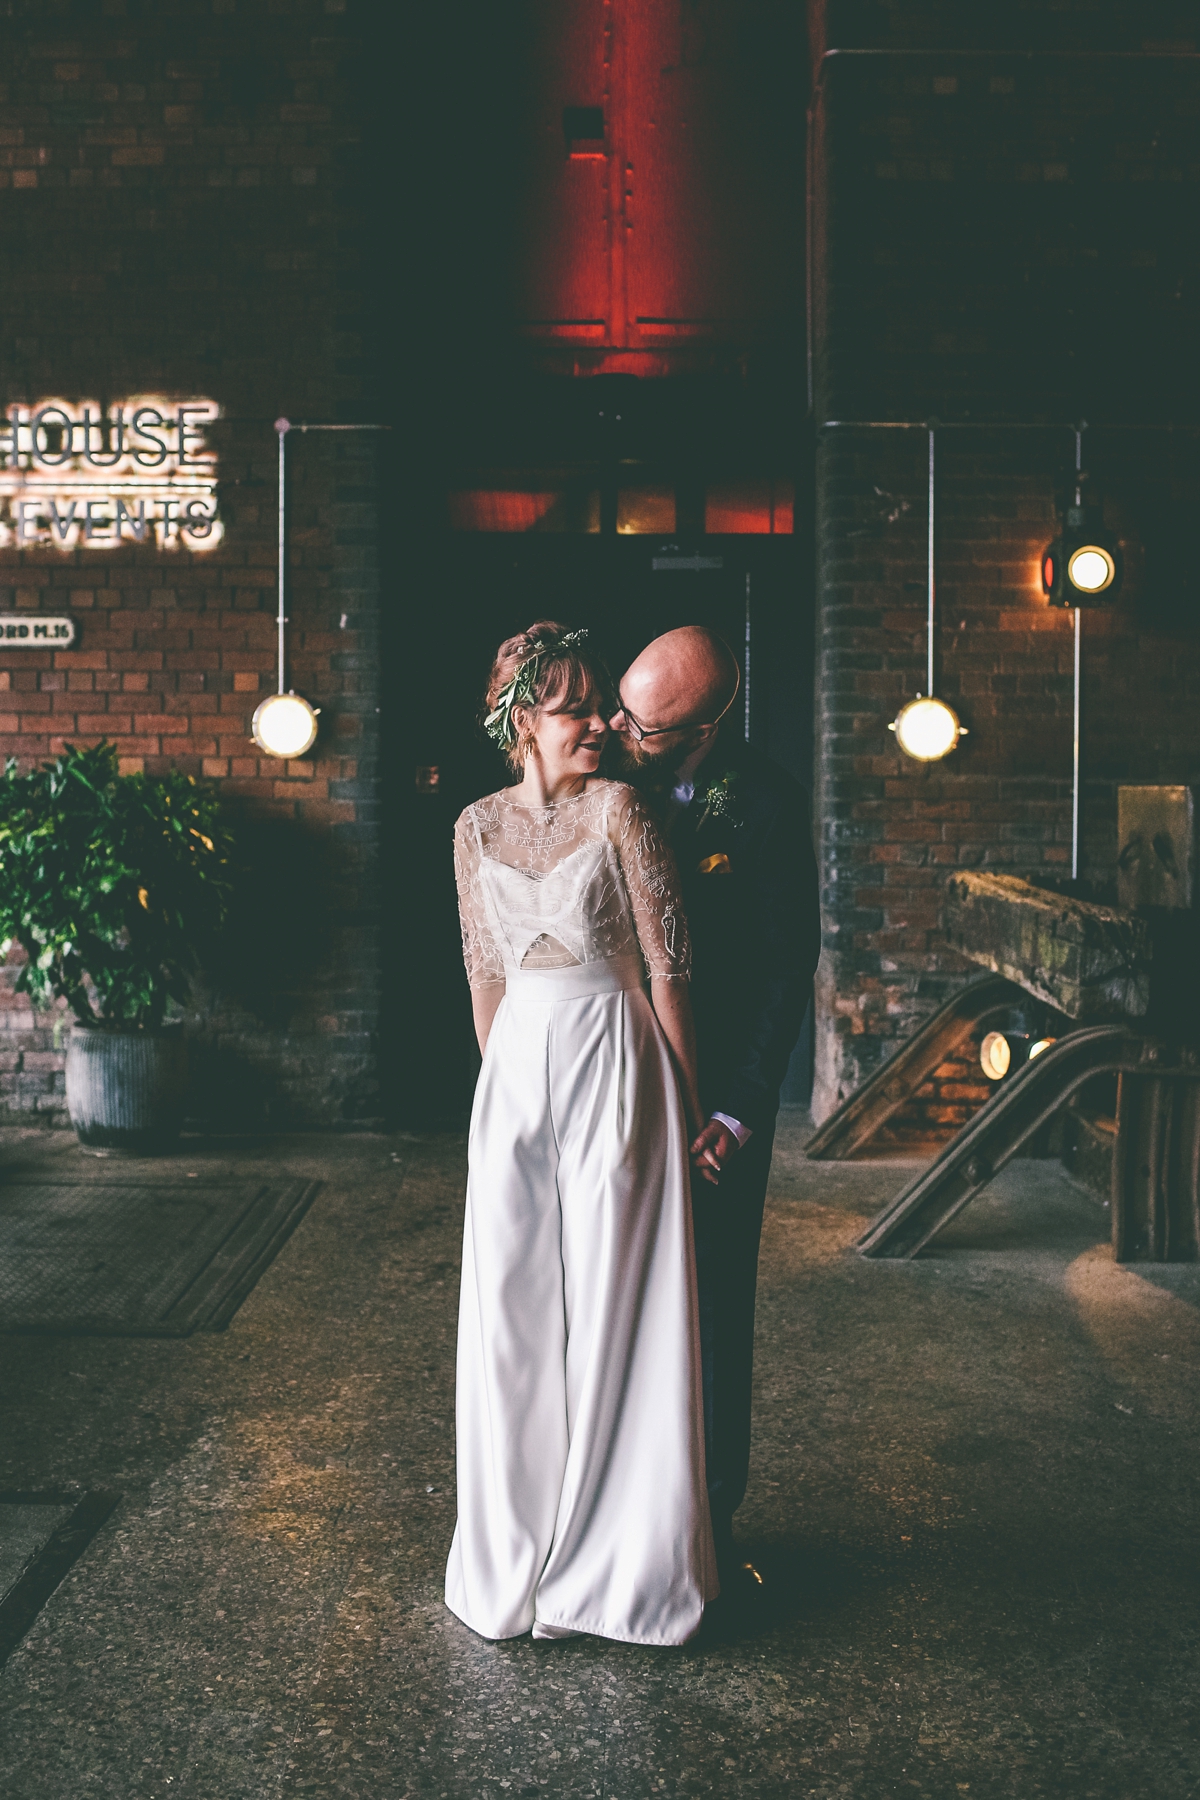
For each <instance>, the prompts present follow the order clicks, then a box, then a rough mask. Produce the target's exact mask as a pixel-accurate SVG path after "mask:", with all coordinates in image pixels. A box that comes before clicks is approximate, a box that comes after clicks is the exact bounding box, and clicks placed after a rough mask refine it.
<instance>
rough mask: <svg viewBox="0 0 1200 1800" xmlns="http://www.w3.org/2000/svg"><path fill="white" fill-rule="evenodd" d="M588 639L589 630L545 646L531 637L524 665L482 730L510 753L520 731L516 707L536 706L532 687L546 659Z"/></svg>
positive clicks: (499, 696)
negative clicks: (516, 723)
mask: <svg viewBox="0 0 1200 1800" xmlns="http://www.w3.org/2000/svg"><path fill="white" fill-rule="evenodd" d="M586 637H587V627H586V626H582V627H580V629H579V630H578V631H568V632H565V633H564V634H563V636H562V637H560V638H558V639H557V641H556V642H555V643H553V644H543V643H542V641H541V639H540V638H532V639H531V640H530V645H529V653H528V655H527V656H526V657H525V659H524V661H523V662H520V663H518V664H517V669H516V673H515V674H514V675H513V678H512V680H511V681H508V682H506V683H505V685H504V686H503V687H502V688H501V689H500V692H499V693H498V694H497V695H496V704H495V706H493V708H492V710H491V712H490V713H489V714H488V716H487V718H486V719H485V720H484V721H483V729H484V730H485V731H486V732H487V734H488V736H489V737H490V738H491V740H492V742H493V743H494V744H499V746H500V748H501V749H502V750H508V749H509V748H511V746H512V745H513V744H515V743H516V741H517V728H516V726H515V725H514V723H513V716H512V715H513V707H514V706H536V705H537V701H536V700H535V698H534V693H533V688H534V683H535V682H536V680H537V677H538V670H539V669H540V667H541V662H542V658H543V657H544V656H559V655H561V654H562V652H563V651H567V650H573V649H574V648H575V646H576V645H577V644H582V643H583V641H584V639H585V638H586Z"/></svg>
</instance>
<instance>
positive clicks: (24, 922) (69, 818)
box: [0, 744, 230, 1030]
mask: <svg viewBox="0 0 1200 1800" xmlns="http://www.w3.org/2000/svg"><path fill="white" fill-rule="evenodd" d="M229 854H230V836H229V833H228V831H227V830H226V828H225V827H224V826H223V825H222V824H221V822H220V820H219V818H218V803H217V799H216V796H215V795H214V794H213V793H212V791H211V790H210V789H208V788H206V787H204V786H203V785H201V784H200V783H198V782H197V781H196V780H195V779H194V778H193V777H192V776H190V775H183V774H181V773H179V772H178V771H172V772H171V773H170V774H168V775H164V776H158V777H151V776H146V775H118V773H117V753H116V751H115V750H114V748H113V747H112V745H111V744H97V745H96V746H94V747H93V748H91V749H88V750H78V749H74V748H72V747H68V748H67V749H66V750H65V751H64V752H63V754H62V755H61V756H60V757H58V758H57V760H56V761H54V762H49V763H45V764H43V765H42V766H41V767H40V768H37V769H31V770H29V771H28V772H27V773H26V774H24V775H22V774H21V773H20V772H19V771H18V767H17V763H16V761H15V759H14V758H11V757H10V758H9V760H8V762H7V763H6V764H5V768H4V774H3V777H2V778H0V939H2V940H3V942H2V943H0V955H4V956H7V955H8V953H9V951H10V950H11V948H12V946H13V944H14V943H17V944H20V945H21V947H22V949H23V950H24V951H25V954H26V956H27V958H28V961H27V962H26V963H25V965H24V967H23V968H22V969H21V972H20V974H19V976H18V977H17V981H16V987H17V990H18V992H22V993H27V994H28V995H29V996H30V998H31V1000H32V1001H33V1004H34V1005H35V1006H36V1007H48V1006H50V1005H52V1004H53V1002H54V1001H55V1000H57V999H60V998H61V999H64V1000H65V1001H66V1002H67V1004H68V1006H69V1007H70V1008H71V1011H72V1012H73V1013H74V1014H75V1016H76V1018H77V1019H80V1020H82V1021H84V1022H86V1023H91V1024H98V1025H107V1026H109V1027H110V1028H112V1029H115V1030H130V1029H141V1030H146V1029H154V1028H157V1027H158V1026H159V1025H161V1024H162V1021H163V1014H164V1012H165V1011H166V1006H167V1002H168V1000H176V1001H179V1002H181V1003H182V1002H183V1001H185V1000H186V999H187V996H188V991H189V988H190V985H191V980H192V977H193V975H194V973H195V971H196V968H197V966H198V961H199V957H200V955H201V954H202V952H203V949H204V947H205V945H206V943H208V942H209V941H210V940H211V939H212V937H213V936H214V935H215V934H216V932H217V931H218V930H219V929H220V926H221V924H222V923H223V921H224V918H225V912H226V907H227V903H228V897H229V885H230V884H229V876H228V868H229Z"/></svg>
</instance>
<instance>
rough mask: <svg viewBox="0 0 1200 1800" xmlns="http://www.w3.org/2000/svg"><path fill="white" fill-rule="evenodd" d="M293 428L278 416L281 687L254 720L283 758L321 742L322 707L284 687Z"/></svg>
mask: <svg viewBox="0 0 1200 1800" xmlns="http://www.w3.org/2000/svg"><path fill="white" fill-rule="evenodd" d="M291 429H292V424H291V420H290V419H276V421H275V430H276V432H277V433H278V434H279V542H278V552H279V573H278V577H277V581H278V599H279V609H278V612H277V613H276V617H275V630H276V647H277V655H276V663H277V665H278V666H277V676H278V682H279V688H278V692H276V693H274V694H268V696H267V698H266V699H265V700H263V701H261V702H260V704H259V705H258V706H257V707H256V709H255V713H254V717H253V719H252V720H251V721H250V734H251V736H252V737H253V739H254V742H255V743H256V744H257V745H258V747H259V749H260V750H262V751H263V752H264V753H265V754H266V755H267V756H277V757H279V758H280V760H281V761H282V760H284V759H287V758H291V757H297V756H304V755H306V754H307V752H308V751H309V750H311V749H312V747H313V745H314V744H315V743H316V741H317V714H318V712H319V711H320V708H319V707H316V706H310V705H309V703H308V701H307V700H305V699H303V698H302V697H301V696H300V695H299V694H297V693H295V692H294V691H293V690H291V689H289V690H288V692H287V693H285V692H284V690H283V683H284V671H285V654H286V645H285V629H286V626H287V613H286V612H285V610H284V601H285V597H286V596H285V591H284V576H285V573H286V570H287V509H286V491H287V451H286V445H287V434H288V432H289V431H290V430H291ZM300 429H301V430H304V429H305V427H303V426H301V427H300Z"/></svg>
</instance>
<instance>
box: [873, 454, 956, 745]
mask: <svg viewBox="0 0 1200 1800" xmlns="http://www.w3.org/2000/svg"><path fill="white" fill-rule="evenodd" d="M933 501H934V435H933V427H932V426H930V428H929V538H928V549H927V557H926V589H927V595H928V601H929V606H928V613H927V617H926V625H925V687H926V692H925V693H924V694H918V695H917V697H916V699H915V700H910V701H909V702H908V704H907V705H906V706H902V707H901V708H900V711H899V712H898V713H897V714H896V717H895V718H894V719H893V721H892V723H891V724H890V725H889V726H888V730H889V731H894V732H895V734H896V742H897V743H898V744H899V746H900V748H901V750H903V752H904V754H905V756H911V757H912V759H913V761H914V762H940V761H941V759H942V757H943V756H949V754H950V752H951V750H953V749H955V748H956V747H957V744H958V740H959V738H960V737H966V735H967V728H966V726H965V725H961V724H960V723H959V718H958V714H957V713H956V712H955V710H954V708H953V707H952V706H947V705H946V702H945V701H944V700H938V699H935V697H934V692H933V621H934V585H933Z"/></svg>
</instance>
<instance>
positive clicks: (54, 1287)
mask: <svg viewBox="0 0 1200 1800" xmlns="http://www.w3.org/2000/svg"><path fill="white" fill-rule="evenodd" d="M319 1186H320V1183H319V1182H316V1181H300V1180H291V1181H260V1180H254V1179H249V1180H244V1181H231V1180H229V1178H228V1177H224V1178H218V1177H216V1176H214V1177H212V1178H210V1179H208V1180H206V1179H205V1178H204V1177H203V1176H202V1175H201V1176H199V1177H196V1178H189V1179H185V1180H183V1181H180V1182H178V1183H176V1182H164V1181H163V1180H162V1178H161V1176H160V1177H157V1178H147V1177H143V1178H142V1179H140V1180H139V1179H137V1178H136V1177H124V1178H121V1179H112V1178H107V1179H106V1178H97V1177H95V1176H93V1177H91V1178H85V1179H77V1180H74V1181H71V1180H65V1181H45V1180H38V1179H36V1178H33V1177H28V1176H27V1177H24V1178H22V1177H20V1176H16V1177H10V1178H8V1179H6V1180H4V1182H3V1186H0V1332H52V1333H55V1334H59V1335H64V1334H65V1335H71V1336H87V1337H188V1336H190V1334H191V1333H192V1332H193V1331H223V1330H224V1328H225V1327H226V1325H228V1323H229V1321H230V1319H232V1318H233V1315H234V1314H235V1313H236V1311H237V1309H238V1307H239V1306H240V1305H241V1304H242V1301H243V1300H244V1299H245V1298H246V1296H247V1294H248V1293H249V1292H250V1291H251V1289H252V1288H253V1286H254V1284H255V1282H256V1281H257V1280H258V1278H259V1276H260V1275H261V1274H262V1273H263V1270H264V1269H266V1268H267V1267H268V1266H269V1264H270V1263H271V1261H272V1260H273V1258H274V1257H275V1256H276V1255H277V1253H278V1251H279V1249H280V1247H281V1246H282V1245H283V1243H284V1242H285V1240H286V1239H287V1237H288V1235H289V1234H290V1233H291V1232H292V1231H293V1230H294V1229H295V1227H296V1225H297V1224H298V1223H299V1221H300V1220H301V1219H302V1218H303V1217H304V1214H305V1212H306V1211H307V1209H308V1207H309V1205H310V1203H311V1201H312V1198H313V1195H314V1194H315V1193H316V1191H317V1188H318V1187H319Z"/></svg>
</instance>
